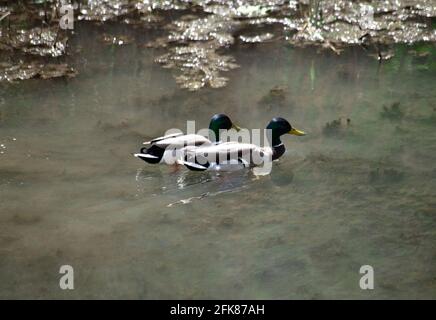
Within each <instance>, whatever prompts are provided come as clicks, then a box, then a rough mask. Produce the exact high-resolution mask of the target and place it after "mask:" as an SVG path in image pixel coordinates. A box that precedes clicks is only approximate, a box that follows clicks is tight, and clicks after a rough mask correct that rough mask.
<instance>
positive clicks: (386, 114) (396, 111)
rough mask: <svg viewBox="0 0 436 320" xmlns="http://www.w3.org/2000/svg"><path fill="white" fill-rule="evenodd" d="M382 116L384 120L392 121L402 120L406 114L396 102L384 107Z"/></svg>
mask: <svg viewBox="0 0 436 320" xmlns="http://www.w3.org/2000/svg"><path fill="white" fill-rule="evenodd" d="M380 114H381V116H382V118H386V119H390V120H400V119H402V118H403V117H404V112H403V111H402V110H401V109H400V103H399V102H394V103H392V104H391V105H390V106H389V107H388V106H386V105H384V106H383V110H382V112H381V113H380Z"/></svg>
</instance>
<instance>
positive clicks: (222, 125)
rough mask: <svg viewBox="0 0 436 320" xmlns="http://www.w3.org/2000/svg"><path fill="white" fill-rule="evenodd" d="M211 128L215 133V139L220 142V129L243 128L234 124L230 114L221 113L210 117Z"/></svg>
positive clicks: (237, 129)
mask: <svg viewBox="0 0 436 320" xmlns="http://www.w3.org/2000/svg"><path fill="white" fill-rule="evenodd" d="M209 129H210V130H211V131H212V132H213V133H214V134H215V137H214V138H215V141H216V142H218V141H220V130H230V129H235V130H236V131H239V130H240V129H241V128H239V127H238V126H237V125H235V124H233V122H232V120H230V118H229V117H228V116H226V115H225V114H222V113H219V114H216V115H214V116H213V117H212V119H210V123H209Z"/></svg>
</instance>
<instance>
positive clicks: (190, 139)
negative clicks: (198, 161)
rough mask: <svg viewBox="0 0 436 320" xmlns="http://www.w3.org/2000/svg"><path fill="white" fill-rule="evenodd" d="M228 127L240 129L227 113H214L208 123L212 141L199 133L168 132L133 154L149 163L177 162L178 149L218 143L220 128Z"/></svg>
mask: <svg viewBox="0 0 436 320" xmlns="http://www.w3.org/2000/svg"><path fill="white" fill-rule="evenodd" d="M230 129H235V130H237V131H239V130H240V128H239V127H238V126H237V125H235V124H233V122H232V121H231V120H230V118H229V117H228V116H227V115H225V114H216V115H214V116H213V117H212V118H211V120H210V123H209V130H211V131H212V132H213V134H214V138H215V139H213V141H211V140H209V139H208V138H206V137H204V136H202V135H199V134H183V133H176V134H170V135H166V136H163V137H158V138H155V139H153V140H151V141H148V142H144V143H143V144H145V145H147V146H148V147H143V148H141V150H140V152H139V153H135V154H134V156H135V157H137V158H139V159H142V160H144V161H145V162H147V163H151V164H156V163H167V164H174V163H178V162H179V161H178V160H179V159H177V158H178V154H177V151H178V150H181V149H183V148H185V147H187V146H191V147H198V146H212V145H217V144H219V143H220V130H230Z"/></svg>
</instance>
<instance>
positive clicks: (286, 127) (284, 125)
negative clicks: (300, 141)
mask: <svg viewBox="0 0 436 320" xmlns="http://www.w3.org/2000/svg"><path fill="white" fill-rule="evenodd" d="M266 128H267V129H270V130H271V141H270V143H271V146H273V147H274V146H278V145H280V144H281V143H282V142H281V141H280V136H282V135H284V134H293V135H296V136H304V135H305V133H304V132H303V131H300V130H298V129H295V128H293V127H292V126H291V124H290V123H289V122H288V121H287V120H286V119H283V118H280V117H277V118H273V119H272V120H271V121H270V122H269V123H268V126H267V127H266Z"/></svg>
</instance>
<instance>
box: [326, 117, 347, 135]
mask: <svg viewBox="0 0 436 320" xmlns="http://www.w3.org/2000/svg"><path fill="white" fill-rule="evenodd" d="M350 125H351V119H350V118H347V119H343V118H339V119H336V120H333V121H330V122H327V123H326V124H325V126H324V128H323V130H322V132H323V134H324V135H325V136H340V135H344V134H345V133H346V132H347V130H348V129H349V127H350Z"/></svg>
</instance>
